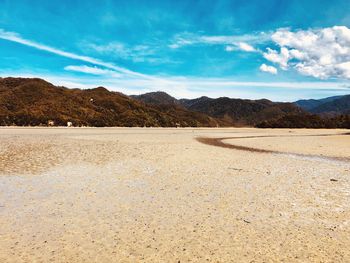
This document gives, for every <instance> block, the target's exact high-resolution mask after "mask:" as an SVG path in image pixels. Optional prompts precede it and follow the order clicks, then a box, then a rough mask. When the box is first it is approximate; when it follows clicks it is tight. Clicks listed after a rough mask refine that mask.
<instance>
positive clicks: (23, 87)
mask: <svg viewBox="0 0 350 263" xmlns="http://www.w3.org/2000/svg"><path fill="white" fill-rule="evenodd" d="M349 114H350V95H346V96H336V97H330V98H326V99H321V100H300V101H297V102H295V103H282V102H272V101H269V100H267V99H261V100H244V99H232V98H227V97H221V98H217V99H213V98H208V97H200V98H197V99H179V100H178V99H176V98H174V97H172V96H170V95H169V94H167V93H165V92H160V91H159V92H150V93H146V94H142V95H132V96H127V95H124V94H122V93H119V92H113V91H108V90H107V89H105V88H103V87H98V88H94V89H84V90H81V89H69V88H66V87H60V86H54V85H53V84H51V83H49V82H46V81H45V80H42V79H37V78H35V79H28V78H0V125H21V126H23V125H31V126H36V125H48V124H50V125H59V126H65V125H67V123H68V122H70V123H72V124H73V125H74V126H127V127H133V126H147V127H150V126H152V127H179V126H181V127H218V126H221V127H228V126H256V127H288V128H293V127H314V128H332V127H348V126H349V128H350V120H349ZM347 125H348V126H347Z"/></svg>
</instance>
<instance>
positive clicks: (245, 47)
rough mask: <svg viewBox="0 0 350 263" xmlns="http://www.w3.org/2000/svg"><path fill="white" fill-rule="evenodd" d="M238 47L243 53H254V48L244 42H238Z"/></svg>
mask: <svg viewBox="0 0 350 263" xmlns="http://www.w3.org/2000/svg"><path fill="white" fill-rule="evenodd" d="M238 47H239V48H240V49H241V50H243V51H246V52H255V51H256V50H255V48H254V47H253V46H251V45H249V44H247V43H245V42H239V43H238Z"/></svg>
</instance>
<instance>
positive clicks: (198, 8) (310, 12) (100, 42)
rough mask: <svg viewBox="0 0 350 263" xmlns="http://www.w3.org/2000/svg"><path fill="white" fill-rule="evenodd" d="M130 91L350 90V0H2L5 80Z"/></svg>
mask: <svg viewBox="0 0 350 263" xmlns="http://www.w3.org/2000/svg"><path fill="white" fill-rule="evenodd" d="M7 76H13V77H40V78H43V79H46V80H48V81H50V82H52V83H54V84H56V85H61V86H66V87H69V88H93V87H97V86H104V87H106V88H108V89H109V90H114V91H120V92H123V93H125V94H140V93H145V92H151V91H158V90H162V91H165V92H167V93H169V94H170V95H172V96H175V97H177V98H195V97H200V96H208V97H213V98H216V97H222V96H228V97H233V98H246V99H260V98H267V99H271V100H275V101H294V100H298V99H308V98H315V99H317V98H323V97H329V96H334V95H341V94H350V4H349V0H332V1H329V0H317V1H316V0H315V1H314V0H304V1H300V0H264V1H261V0H216V1H209V0H205V1H199V0H197V1H194V0H176V1H175V0H174V1H170V0H159V1H157V0H137V1H133V0H127V1H126V0H125V1H120V0H52V1H47V0H0V77H7Z"/></svg>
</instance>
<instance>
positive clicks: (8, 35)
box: [0, 29, 152, 78]
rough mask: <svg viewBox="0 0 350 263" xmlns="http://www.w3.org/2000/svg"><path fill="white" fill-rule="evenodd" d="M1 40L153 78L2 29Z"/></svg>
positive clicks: (0, 31)
mask: <svg viewBox="0 0 350 263" xmlns="http://www.w3.org/2000/svg"><path fill="white" fill-rule="evenodd" d="M0 39H4V40H8V41H11V42H15V43H19V44H22V45H25V46H29V47H32V48H35V49H39V50H43V51H46V52H49V53H52V54H55V55H58V56H61V57H66V58H70V59H74V60H79V61H84V62H87V63H91V64H94V65H97V66H102V67H105V68H108V69H112V70H115V71H118V72H120V73H123V74H126V75H129V76H134V77H141V78H152V77H151V76H148V75H145V74H141V73H138V72H135V71H131V70H129V69H126V68H123V67H119V66H117V65H114V64H113V63H109V62H104V61H101V60H99V59H96V58H92V57H88V56H81V55H78V54H74V53H71V52H66V51H63V50H60V49H57V48H54V47H50V46H47V45H43V44H40V43H37V42H34V41H31V40H28V39H25V38H22V37H21V36H20V35H19V34H17V33H14V32H7V31H5V30H3V29H0Z"/></svg>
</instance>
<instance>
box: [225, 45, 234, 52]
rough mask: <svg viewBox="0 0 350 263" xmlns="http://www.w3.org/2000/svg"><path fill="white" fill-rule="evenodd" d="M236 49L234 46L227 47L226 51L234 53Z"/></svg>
mask: <svg viewBox="0 0 350 263" xmlns="http://www.w3.org/2000/svg"><path fill="white" fill-rule="evenodd" d="M235 49H236V48H235V47H234V46H226V47H225V50H226V51H227V52H232V51H234V50H235Z"/></svg>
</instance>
